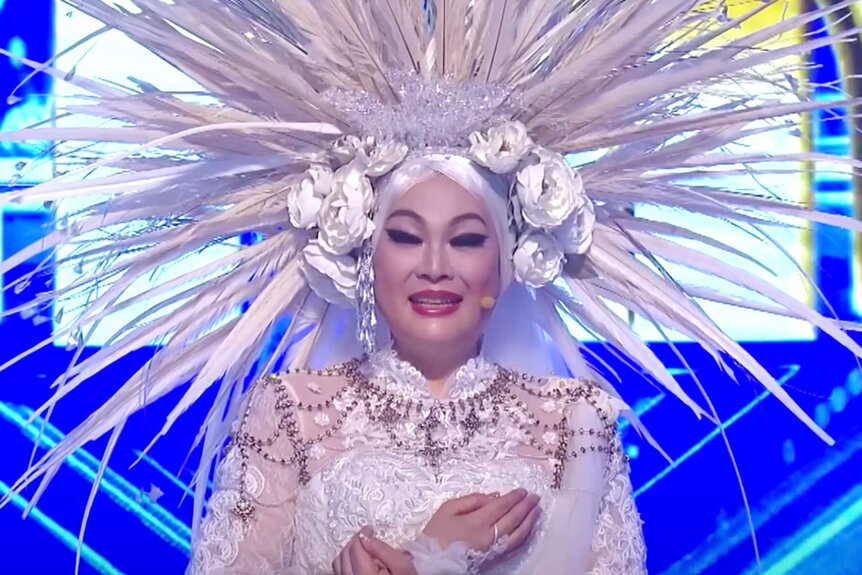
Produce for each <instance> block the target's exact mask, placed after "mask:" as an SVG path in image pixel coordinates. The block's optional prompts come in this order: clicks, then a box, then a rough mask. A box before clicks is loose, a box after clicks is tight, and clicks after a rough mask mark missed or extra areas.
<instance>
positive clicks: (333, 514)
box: [192, 351, 644, 575]
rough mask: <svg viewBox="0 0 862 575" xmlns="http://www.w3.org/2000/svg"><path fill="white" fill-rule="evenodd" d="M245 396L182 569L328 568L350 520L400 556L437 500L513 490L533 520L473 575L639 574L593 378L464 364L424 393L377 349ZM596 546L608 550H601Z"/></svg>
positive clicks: (609, 424)
mask: <svg viewBox="0 0 862 575" xmlns="http://www.w3.org/2000/svg"><path fill="white" fill-rule="evenodd" d="M251 395H252V399H251V402H250V404H249V407H248V410H247V412H246V417H245V418H244V421H243V423H242V424H241V425H240V426H239V427H238V428H237V430H236V433H235V438H234V442H233V447H232V448H231V449H230V451H229V452H228V455H227V457H226V459H225V462H224V463H223V464H222V466H221V469H220V479H219V481H218V485H219V489H218V490H217V491H216V493H214V494H213V496H212V498H211V500H210V504H209V508H208V514H207V519H206V520H205V521H204V525H203V528H202V530H201V536H200V538H199V543H198V544H197V545H196V546H195V557H194V561H193V563H192V566H193V572H195V573H200V574H210V573H245V572H246V571H244V570H243V569H248V572H249V573H255V574H258V573H272V574H281V575H287V574H290V575H294V574H297V575H298V574H300V573H301V574H314V575H317V574H324V573H331V562H332V560H333V558H335V557H336V556H337V555H338V553H339V552H340V550H341V549H342V548H343V546H344V545H345V543H346V542H347V541H348V540H349V539H350V538H351V537H352V536H353V535H354V534H356V533H357V532H358V531H359V530H360V529H361V528H362V527H363V526H366V525H369V526H371V527H373V528H374V529H375V533H376V535H377V536H378V537H379V538H380V539H382V540H384V541H385V542H387V543H388V544H390V545H392V546H393V547H403V546H404V545H405V544H408V543H409V542H410V541H413V540H415V539H416V538H417V537H420V536H421V532H422V528H423V527H424V525H425V524H426V523H427V521H428V520H429V519H430V517H431V516H432V515H433V513H434V512H435V511H436V510H437V509H438V508H439V506H440V505H441V504H442V503H444V502H445V501H447V500H450V499H453V498H455V497H459V496H462V495H466V494H469V493H477V492H479V493H491V492H500V493H503V492H507V491H509V490H511V489H514V488H517V487H523V488H526V489H527V490H529V491H530V492H533V493H536V494H538V495H539V496H540V497H541V503H540V505H541V506H542V515H541V518H540V520H539V522H538V523H537V525H536V527H535V528H534V531H533V534H532V535H531V537H530V539H529V541H528V543H526V544H525V545H523V546H521V547H520V548H519V549H517V550H515V551H513V552H511V553H509V554H506V555H504V556H502V557H500V558H498V559H497V560H495V561H492V562H488V563H485V564H484V565H483V566H482V572H487V573H492V574H503V573H507V574H515V573H519V574H532V573H554V572H559V573H567V574H568V573H571V574H575V573H577V574H578V575H581V574H583V573H587V572H589V573H590V574H591V575H618V574H623V573H625V574H626V575H633V574H637V573H642V572H643V571H642V570H643V555H644V550H643V540H642V537H641V531H640V518H639V516H638V515H637V511H636V509H635V508H634V505H633V504H632V503H631V488H630V485H629V483H628V476H627V472H626V466H625V459H624V457H623V456H622V453H621V451H620V449H619V441H618V438H617V435H616V428H615V418H616V414H617V412H618V409H619V408H620V406H621V405H622V404H621V403H620V402H619V401H618V400H616V399H614V398H612V397H611V396H609V395H608V394H606V393H605V392H603V391H602V390H601V389H600V388H599V387H598V386H596V385H595V384H593V383H591V382H588V381H584V380H571V379H562V378H548V379H541V380H539V379H532V378H528V377H526V376H523V375H521V374H516V373H514V372H510V371H508V370H503V369H502V368H499V367H497V366H496V365H493V364H490V363H488V362H486V361H485V360H484V359H482V358H481V357H478V358H475V359H473V360H470V361H469V362H468V363H467V364H465V366H463V367H462V368H461V369H459V370H458V371H457V372H456V373H455V374H454V375H453V377H452V378H451V380H450V381H449V382H448V383H447V385H446V397H444V398H443V399H434V398H433V397H432V394H431V393H430V390H429V388H428V386H427V382H425V380H424V378H423V377H422V375H421V373H419V372H418V371H417V370H415V369H414V368H412V366H410V365H409V364H406V363H405V362H402V361H400V360H399V359H398V358H397V356H395V354H394V353H393V352H391V351H390V352H379V353H378V354H376V355H374V356H372V357H371V358H369V359H368V360H367V361H364V362H352V363H350V364H345V366H341V367H339V368H334V369H331V370H323V371H318V372H299V373H291V374H278V375H275V376H269V377H268V378H264V379H262V380H261V382H260V383H259V386H258V387H257V389H255V390H253V391H252V394H251ZM613 486H616V487H615V488H612V487H613ZM572 521H578V522H582V523H583V525H581V526H580V529H579V528H578V525H574V526H573V525H569V523H571V522H572ZM567 533H572V534H577V533H583V536H582V537H581V539H586V541H580V542H579V544H578V545H580V547H581V548H582V551H581V552H578V553H575V554H574V555H572V556H571V557H568V558H566V556H567V554H571V553H573V549H575V548H577V547H578V545H574V546H573V545H571V544H568V542H567V541H566V537H567ZM596 541H600V542H601V545H603V546H605V547H607V548H608V549H614V553H616V554H618V555H619V556H618V557H612V558H610V559H609V558H608V557H606V556H603V554H602V553H601V550H600V549H596V548H595V547H596ZM268 561H269V562H268ZM579 561H580V563H582V564H583V568H580V567H578V566H577V563H578V562H579ZM262 565H266V566H267V567H265V568H264V567H261V566H262ZM249 566H253V567H249ZM620 566H622V567H620ZM219 569H221V570H219ZM267 569H269V570H267ZM420 575H422V574H420Z"/></svg>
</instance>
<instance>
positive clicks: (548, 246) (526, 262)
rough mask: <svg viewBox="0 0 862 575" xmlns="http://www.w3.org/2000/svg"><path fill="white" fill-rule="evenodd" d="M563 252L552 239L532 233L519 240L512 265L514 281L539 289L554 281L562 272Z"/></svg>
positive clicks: (539, 233) (540, 233) (542, 234)
mask: <svg viewBox="0 0 862 575" xmlns="http://www.w3.org/2000/svg"><path fill="white" fill-rule="evenodd" d="M563 259H564V255H563V252H562V251H560V248H559V247H558V246H557V243H556V242H555V241H554V238H552V237H551V236H549V235H547V234H545V233H543V232H533V233H531V234H527V235H525V236H524V237H522V238H521V240H520V241H519V242H518V247H517V249H516V250H515V255H514V256H512V263H513V265H514V267H515V279H517V280H518V281H519V282H521V283H523V284H527V285H528V286H530V287H534V288H540V287H542V286H543V285H545V284H547V283H550V282H552V281H554V280H555V279H556V278H557V277H558V276H559V275H560V272H561V271H562V270H563Z"/></svg>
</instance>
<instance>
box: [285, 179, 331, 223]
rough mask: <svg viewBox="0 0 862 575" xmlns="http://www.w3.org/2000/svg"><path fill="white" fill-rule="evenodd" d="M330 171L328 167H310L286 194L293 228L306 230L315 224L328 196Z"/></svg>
mask: <svg viewBox="0 0 862 575" xmlns="http://www.w3.org/2000/svg"><path fill="white" fill-rule="evenodd" d="M331 184H332V170H331V169H330V168H329V167H328V166H321V165H312V166H311V167H310V168H308V169H307V170H306V171H305V173H304V174H303V175H302V178H301V179H300V180H299V182H298V183H296V184H295V185H293V186H291V188H290V189H289V190H288V192H287V210H288V213H289V214H290V223H291V225H293V226H294V227H297V228H303V229H308V228H310V227H313V226H314V225H316V224H317V214H319V213H320V208H321V207H323V200H324V198H326V196H328V195H329V191H330V189H331Z"/></svg>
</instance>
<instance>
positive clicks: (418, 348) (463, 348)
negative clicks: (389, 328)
mask: <svg viewBox="0 0 862 575" xmlns="http://www.w3.org/2000/svg"><path fill="white" fill-rule="evenodd" d="M394 349H395V353H397V354H398V357H399V358H400V359H402V360H403V361H406V362H408V363H410V365H412V366H413V367H415V368H416V369H418V370H419V372H420V373H421V374H422V375H424V376H425V380H426V381H427V382H428V388H429V389H430V391H431V393H432V394H433V395H434V396H436V397H442V396H443V395H444V394H445V392H446V385H447V383H448V382H449V379H450V378H451V377H452V374H454V373H455V372H456V371H458V369H459V368H460V367H461V366H463V365H464V364H465V363H467V361H469V360H470V359H472V358H474V357H476V355H477V353H478V350H479V344H478V343H475V344H473V345H460V346H452V347H451V348H449V347H448V346H447V347H443V346H437V345H429V344H427V343H425V344H424V345H422V344H421V343H420V344H418V345H404V344H398V343H396V344H395V345H394Z"/></svg>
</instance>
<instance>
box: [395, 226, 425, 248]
mask: <svg viewBox="0 0 862 575" xmlns="http://www.w3.org/2000/svg"><path fill="white" fill-rule="evenodd" d="M386 235H388V236H389V239H390V240H391V241H392V242H393V243H396V244H402V245H408V246H418V245H419V244H421V243H422V238H420V237H419V236H416V235H413V234H411V233H410V232H405V231H404V230H396V229H392V228H388V229H387V230H386Z"/></svg>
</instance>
